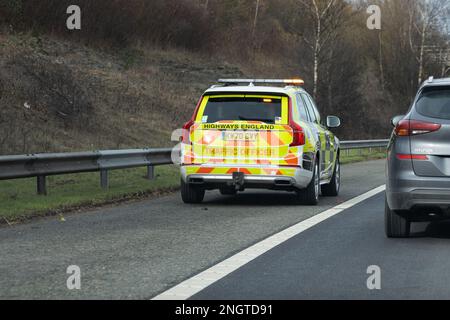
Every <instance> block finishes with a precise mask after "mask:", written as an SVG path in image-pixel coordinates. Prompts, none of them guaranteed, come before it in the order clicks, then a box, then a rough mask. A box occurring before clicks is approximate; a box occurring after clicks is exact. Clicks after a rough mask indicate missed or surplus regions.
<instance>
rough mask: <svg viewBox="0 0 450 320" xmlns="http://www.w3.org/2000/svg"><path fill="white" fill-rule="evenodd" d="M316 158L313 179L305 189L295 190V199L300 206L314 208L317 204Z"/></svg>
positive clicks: (317, 165)
mask: <svg viewBox="0 0 450 320" xmlns="http://www.w3.org/2000/svg"><path fill="white" fill-rule="evenodd" d="M318 160H319V159H318V158H317V161H316V163H315V164H314V170H313V177H312V179H311V182H310V183H309V184H308V186H307V187H306V189H302V190H297V197H298V200H299V201H300V203H301V204H306V205H312V206H315V205H317V204H318V203H319V188H320V171H319V163H318Z"/></svg>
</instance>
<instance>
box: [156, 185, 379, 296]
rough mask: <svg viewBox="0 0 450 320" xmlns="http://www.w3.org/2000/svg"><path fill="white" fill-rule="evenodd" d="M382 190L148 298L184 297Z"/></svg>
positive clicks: (321, 214) (256, 245) (294, 226)
mask: <svg viewBox="0 0 450 320" xmlns="http://www.w3.org/2000/svg"><path fill="white" fill-rule="evenodd" d="M384 190H385V185H382V186H380V187H378V188H375V189H372V190H370V191H368V192H366V193H364V194H362V195H360V196H357V197H355V198H353V199H350V200H348V201H346V202H343V203H341V204H339V205H337V206H335V207H333V208H331V209H328V210H326V211H323V212H321V213H319V214H317V215H315V216H313V217H311V218H308V219H306V220H303V221H301V222H299V223H297V224H295V225H293V226H291V227H288V228H287V229H284V230H283V231H280V232H278V233H276V234H274V235H272V236H270V237H268V238H266V239H264V240H262V241H260V242H258V243H256V244H254V245H253V246H251V247H249V248H247V249H244V250H243V251H241V252H239V253H237V254H235V255H233V256H231V257H230V258H228V259H226V260H224V261H222V262H220V263H218V264H216V265H214V266H212V267H210V268H209V269H207V270H205V271H203V272H201V273H199V274H197V275H195V276H193V277H192V278H189V279H187V280H185V281H183V282H181V283H180V284H178V285H176V286H174V287H172V288H171V289H169V290H167V291H165V292H163V293H161V294H159V295H157V296H156V297H154V298H153V299H152V300H186V299H188V298H190V297H192V296H193V295H194V294H196V293H198V292H200V291H202V290H203V289H205V288H206V287H208V286H210V285H211V284H213V283H214V282H216V281H218V280H220V279H222V278H223V277H225V276H226V275H228V274H230V273H231V272H233V271H235V270H237V269H239V268H240V267H242V266H243V265H245V264H247V263H249V262H250V261H252V260H253V259H255V258H257V257H259V256H260V255H262V254H264V253H265V252H267V251H269V250H271V249H273V248H274V247H276V246H278V245H279V244H281V243H283V242H285V241H287V240H289V239H290V238H292V237H294V236H296V235H298V234H300V233H302V232H303V231H305V230H307V229H309V228H311V227H313V226H315V225H317V224H319V223H321V222H322V221H324V220H326V219H328V218H330V217H332V216H334V215H336V214H338V213H340V212H342V211H344V210H346V209H348V208H350V207H352V206H354V205H356V204H358V203H360V202H362V201H364V200H366V199H369V198H371V197H373V196H374V195H376V194H378V193H380V192H382V191H384Z"/></svg>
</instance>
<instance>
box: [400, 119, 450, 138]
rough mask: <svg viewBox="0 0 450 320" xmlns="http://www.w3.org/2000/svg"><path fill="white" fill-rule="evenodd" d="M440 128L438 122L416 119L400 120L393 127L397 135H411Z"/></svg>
mask: <svg viewBox="0 0 450 320" xmlns="http://www.w3.org/2000/svg"><path fill="white" fill-rule="evenodd" d="M440 128H441V125H440V124H438V123H432V122H424V121H417V120H401V121H400V122H399V123H398V124H397V126H396V127H395V129H394V133H395V135H397V136H402V137H404V136H413V135H418V134H424V133H430V132H433V131H437V130H439V129H440Z"/></svg>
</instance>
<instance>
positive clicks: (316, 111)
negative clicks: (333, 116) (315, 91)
mask: <svg viewBox="0 0 450 320" xmlns="http://www.w3.org/2000/svg"><path fill="white" fill-rule="evenodd" d="M308 98H309V101H311V106H312V108H313V111H314V113H315V115H316V119H317V123H321V119H320V113H319V110H318V109H317V106H316V103H315V102H314V100H313V98H311V97H310V96H309V95H308Z"/></svg>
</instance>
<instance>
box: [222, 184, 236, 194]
mask: <svg viewBox="0 0 450 320" xmlns="http://www.w3.org/2000/svg"><path fill="white" fill-rule="evenodd" d="M219 191H220V194H222V195H224V196H234V195H236V193H237V191H236V188H235V187H234V186H231V187H229V186H226V187H221V188H220V189H219Z"/></svg>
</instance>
